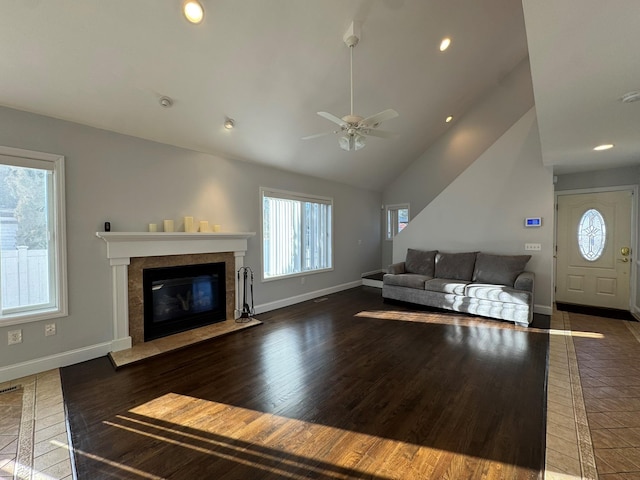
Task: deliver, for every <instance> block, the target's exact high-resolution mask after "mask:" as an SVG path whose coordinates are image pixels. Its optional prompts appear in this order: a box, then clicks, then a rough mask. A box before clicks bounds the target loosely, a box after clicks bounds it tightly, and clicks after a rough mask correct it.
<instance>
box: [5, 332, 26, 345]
mask: <svg viewBox="0 0 640 480" xmlns="http://www.w3.org/2000/svg"><path fill="white" fill-rule="evenodd" d="M8 337H9V338H8V339H7V343H8V345H15V344H16V343H22V330H9V333H8Z"/></svg>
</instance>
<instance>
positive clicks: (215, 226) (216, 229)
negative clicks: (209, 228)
mask: <svg viewBox="0 0 640 480" xmlns="http://www.w3.org/2000/svg"><path fill="white" fill-rule="evenodd" d="M213 231H214V232H220V231H222V225H218V224H217V223H216V224H215V225H214V226H213Z"/></svg>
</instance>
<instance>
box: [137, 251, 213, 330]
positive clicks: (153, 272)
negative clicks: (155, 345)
mask: <svg viewBox="0 0 640 480" xmlns="http://www.w3.org/2000/svg"><path fill="white" fill-rule="evenodd" d="M142 278H143V292H144V340H145V341H149V340H153V339H154V338H160V337H164V336H167V335H171V334H173V333H178V332H183V331H186V330H190V329H192V328H197V327H201V326H204V325H209V324H212V323H215V322H219V321H223V320H226V298H225V292H226V288H225V264H224V262H220V263H205V264H198V265H181V266H175V267H162V268H148V269H145V270H143V272H142Z"/></svg>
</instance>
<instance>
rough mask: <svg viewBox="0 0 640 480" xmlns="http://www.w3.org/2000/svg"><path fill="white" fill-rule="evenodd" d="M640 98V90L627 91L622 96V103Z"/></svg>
mask: <svg viewBox="0 0 640 480" xmlns="http://www.w3.org/2000/svg"><path fill="white" fill-rule="evenodd" d="M638 100H640V90H636V91H633V92H627V93H625V94H624V95H622V96H621V97H620V101H621V102H622V103H633V102H637V101H638Z"/></svg>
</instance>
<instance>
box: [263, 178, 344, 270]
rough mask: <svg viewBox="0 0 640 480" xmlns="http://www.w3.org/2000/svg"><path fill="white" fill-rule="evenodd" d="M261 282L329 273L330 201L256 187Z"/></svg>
mask: <svg viewBox="0 0 640 480" xmlns="http://www.w3.org/2000/svg"><path fill="white" fill-rule="evenodd" d="M260 219H261V222H260V233H261V239H262V248H261V252H262V262H261V263H262V267H261V271H262V281H271V280H279V279H282V278H288V277H295V276H300V275H308V274H311V273H319V272H326V271H331V270H333V199H332V198H329V197H320V196H316V195H309V194H305V193H297V192H289V191H286V190H276V189H272V188H265V187H260Z"/></svg>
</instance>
